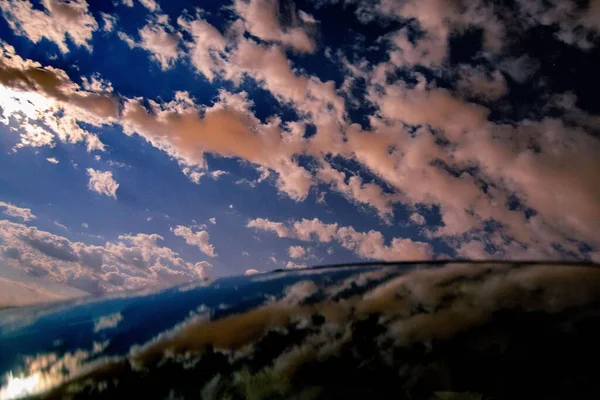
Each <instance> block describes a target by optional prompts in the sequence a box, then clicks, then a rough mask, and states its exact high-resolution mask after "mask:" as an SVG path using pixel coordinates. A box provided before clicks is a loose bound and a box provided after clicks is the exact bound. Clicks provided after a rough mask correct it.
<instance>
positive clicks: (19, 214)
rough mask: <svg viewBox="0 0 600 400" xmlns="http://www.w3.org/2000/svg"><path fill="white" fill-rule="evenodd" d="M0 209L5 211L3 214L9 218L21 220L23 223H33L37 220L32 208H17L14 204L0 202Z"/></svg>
mask: <svg viewBox="0 0 600 400" xmlns="http://www.w3.org/2000/svg"><path fill="white" fill-rule="evenodd" d="M0 208H2V209H3V211H2V212H3V213H4V214H5V215H8V216H9V217H13V218H19V219H21V220H23V221H31V220H33V219H35V218H36V216H35V215H33V213H32V212H31V209H30V208H22V207H17V206H15V205H14V204H10V203H6V202H4V201H0Z"/></svg>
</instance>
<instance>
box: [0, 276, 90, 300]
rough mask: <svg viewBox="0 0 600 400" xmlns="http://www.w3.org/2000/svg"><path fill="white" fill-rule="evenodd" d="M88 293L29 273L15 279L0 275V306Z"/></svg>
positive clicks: (65, 297)
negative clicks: (30, 275)
mask: <svg viewBox="0 0 600 400" xmlns="http://www.w3.org/2000/svg"><path fill="white" fill-rule="evenodd" d="M28 278H29V279H28ZM86 294H87V293H85V292H83V291H81V290H78V289H75V288H73V287H70V286H68V285H64V284H57V283H54V282H50V281H46V280H42V279H40V278H31V277H28V276H27V275H25V276H17V277H14V278H13V279H9V278H6V277H1V276H0V307H8V306H12V307H15V306H17V307H18V306H27V305H31V304H40V303H50V302H55V301H61V300H66V299H70V298H75V297H82V296H85V295H86Z"/></svg>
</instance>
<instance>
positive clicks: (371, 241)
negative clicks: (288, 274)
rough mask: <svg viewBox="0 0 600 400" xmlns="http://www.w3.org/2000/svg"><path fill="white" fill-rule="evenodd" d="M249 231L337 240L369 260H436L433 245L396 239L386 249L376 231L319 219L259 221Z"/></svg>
mask: <svg viewBox="0 0 600 400" xmlns="http://www.w3.org/2000/svg"><path fill="white" fill-rule="evenodd" d="M247 227H249V228H256V229H260V230H266V231H273V232H275V233H277V235H278V236H279V237H287V238H293V239H298V240H303V241H311V240H313V239H314V238H316V239H317V240H318V241H319V242H321V243H328V242H330V241H332V240H336V241H337V242H338V243H339V244H340V245H341V246H342V247H344V248H346V249H348V250H351V251H353V252H354V253H355V254H356V255H358V256H359V257H361V258H367V259H374V260H386V261H401V260H424V259H430V258H431V257H432V256H433V249H432V247H431V245H430V244H429V243H425V242H417V241H413V240H412V239H408V238H393V239H392V240H391V243H390V244H389V245H386V244H385V238H384V237H383V235H382V234H381V232H378V231H373V230H372V231H369V232H357V231H356V230H355V229H354V228H353V227H351V226H350V227H346V226H342V227H338V225H337V224H325V223H323V222H321V221H320V220H318V219H316V218H315V219H313V220H308V219H304V220H301V221H295V222H293V223H292V224H287V225H286V224H284V223H281V222H273V221H269V220H267V219H262V218H258V219H255V220H250V221H249V222H248V224H247ZM290 256H292V248H290ZM290 263H291V262H290ZM291 264H293V263H291Z"/></svg>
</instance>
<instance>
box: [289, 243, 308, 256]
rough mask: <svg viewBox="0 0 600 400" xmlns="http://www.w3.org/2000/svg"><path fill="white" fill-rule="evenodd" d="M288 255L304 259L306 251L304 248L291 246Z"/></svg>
mask: <svg viewBox="0 0 600 400" xmlns="http://www.w3.org/2000/svg"><path fill="white" fill-rule="evenodd" d="M288 253H289V255H290V257H292V258H302V257H304V256H305V255H306V250H304V247H302V246H290V248H289V249H288Z"/></svg>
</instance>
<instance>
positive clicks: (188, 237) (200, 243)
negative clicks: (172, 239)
mask: <svg viewBox="0 0 600 400" xmlns="http://www.w3.org/2000/svg"><path fill="white" fill-rule="evenodd" d="M171 231H172V232H173V234H174V235H175V236H179V237H182V238H184V240H185V242H186V243H187V244H189V245H191V246H196V247H198V248H199V249H200V251H202V252H203V253H204V254H206V255H207V256H209V257H216V254H215V248H214V246H213V245H212V244H210V243H209V240H210V235H209V234H208V232H206V231H197V232H194V231H192V229H191V228H189V227H187V226H183V225H178V226H176V227H175V228H171Z"/></svg>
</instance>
